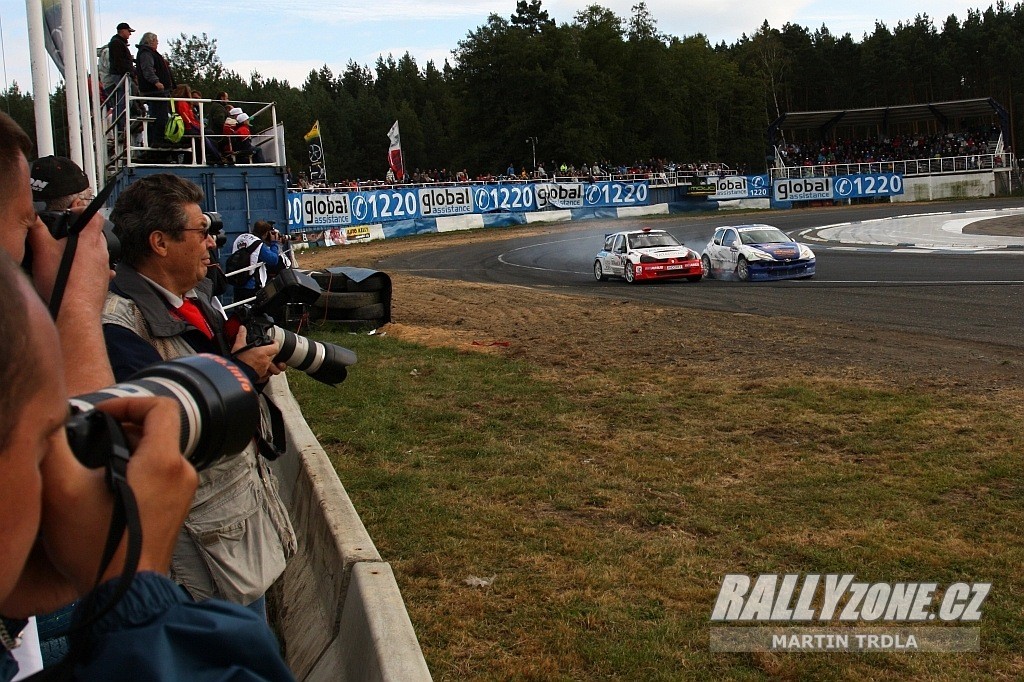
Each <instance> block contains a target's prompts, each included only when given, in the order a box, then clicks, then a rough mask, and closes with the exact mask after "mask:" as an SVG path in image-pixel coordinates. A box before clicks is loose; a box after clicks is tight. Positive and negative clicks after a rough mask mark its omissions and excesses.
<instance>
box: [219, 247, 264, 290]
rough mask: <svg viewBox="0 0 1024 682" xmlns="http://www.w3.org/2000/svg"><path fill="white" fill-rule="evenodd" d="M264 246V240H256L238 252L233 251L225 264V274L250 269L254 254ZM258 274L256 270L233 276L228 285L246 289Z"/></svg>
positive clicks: (229, 278) (230, 277)
mask: <svg viewBox="0 0 1024 682" xmlns="http://www.w3.org/2000/svg"><path fill="white" fill-rule="evenodd" d="M262 245H263V240H262V239H254V240H253V241H252V243H251V244H249V245H248V246H244V247H242V248H240V249H238V250H237V251H233V252H232V253H231V255H230V256H228V259H227V261H226V262H225V264H224V270H225V274H228V273H232V272H235V271H236V270H241V269H242V268H247V267H249V266H250V265H251V264H252V263H251V261H252V253H253V251H255V250H256V249H258V248H260V246H262ZM255 274H256V271H255V270H246V271H245V272H239V273H238V274H237V275H231V276H229V277H228V278H227V279H228V284H231V285H232V286H236V287H244V286H245V285H246V283H248V281H249V280H250V279H251V278H252V276H253V275H255Z"/></svg>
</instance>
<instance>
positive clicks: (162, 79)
mask: <svg viewBox="0 0 1024 682" xmlns="http://www.w3.org/2000/svg"><path fill="white" fill-rule="evenodd" d="M159 44H160V39H159V38H158V37H157V35H156V34H155V33H149V32H147V33H144V34H142V40H141V41H139V53H138V57H137V73H138V77H139V92H140V93H142V96H143V97H160V98H164V99H166V98H167V97H169V96H170V94H171V90H173V89H174V76H172V75H171V65H170V64H168V63H167V60H166V59H164V56H163V55H162V54H160V53H159V52H157V51H156V48H157V45H159ZM146 104H147V105H148V106H149V114H150V116H152V117H153V119H154V120H153V122H152V123H151V124H150V126H149V145H150V146H151V147H152V146H155V145H156V144H157V143H162V142H163V139H164V127H165V126H166V125H167V115H168V114H170V103H169V102H165V101H160V100H149V101H147V102H146Z"/></svg>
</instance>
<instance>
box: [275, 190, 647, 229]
mask: <svg viewBox="0 0 1024 682" xmlns="http://www.w3.org/2000/svg"><path fill="white" fill-rule="evenodd" d="M649 203H650V190H649V187H648V184H647V183H646V182H595V183H582V182H578V183H574V182H561V183H543V182H542V183H521V184H520V183H516V184H485V185H453V186H436V187H434V186H431V187H415V188H412V187H411V188H393V189H383V190H368V191H334V192H289V194H288V215H289V218H288V225H289V228H290V229H292V230H316V229H324V228H331V227H343V226H348V225H368V224H373V223H389V222H397V221H402V220H418V219H421V218H439V217H443V216H457V215H469V214H480V213H501V212H509V213H519V212H522V213H528V212H534V211H544V210H555V209H585V208H619V207H627V206H647V205H648V204H649Z"/></svg>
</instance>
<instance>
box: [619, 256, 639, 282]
mask: <svg viewBox="0 0 1024 682" xmlns="http://www.w3.org/2000/svg"><path fill="white" fill-rule="evenodd" d="M622 276H623V278H624V279H625V280H626V281H627V282H629V283H630V284H636V273H635V272H634V271H633V264H632V263H630V262H628V261H627V262H626V267H624V268H622Z"/></svg>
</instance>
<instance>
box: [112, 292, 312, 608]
mask: <svg viewBox="0 0 1024 682" xmlns="http://www.w3.org/2000/svg"><path fill="white" fill-rule="evenodd" d="M103 324H116V325H119V326H121V327H126V328H128V329H130V330H132V331H133V332H135V333H136V334H137V335H138V336H139V337H140V338H142V339H143V340H144V341H146V342H147V343H149V344H150V345H152V346H153V347H154V348H155V349H156V351H157V352H158V353H159V354H160V357H162V358H163V359H164V360H173V359H175V358H180V357H185V356H190V355H195V354H196V352H195V350H194V349H193V348H192V347H191V346H189V345H188V343H186V342H185V340H184V339H182V338H181V337H179V336H174V337H167V338H154V337H153V336H152V334H151V333H150V331H149V328H148V326H147V325H146V321H145V319H144V318H143V316H142V312H141V311H140V310H139V308H138V306H136V305H135V303H134V302H133V301H132V300H131V299H127V298H124V297H122V296H118V295H117V294H114V293H112V292H108V293H107V300H106V303H105V305H104V308H103ZM261 416H262V425H261V426H262V429H263V433H269V417H268V415H267V412H266V409H265V407H263V404H262V402H261ZM295 550H296V540H295V531H294V530H293V529H292V524H291V521H290V520H289V518H288V511H287V509H286V508H285V506H284V503H283V502H282V501H281V496H280V494H279V493H278V485H277V479H276V478H275V477H274V475H273V474H272V473H271V471H270V467H269V466H268V465H267V462H266V461H265V460H264V459H263V458H262V457H260V456H259V454H258V452H257V450H256V446H255V444H254V443H253V442H250V443H249V445H248V446H246V448H245V449H244V450H242V451H241V452H238V453H235V454H233V455H227V456H225V457H223V458H221V459H220V460H219V461H217V463H216V464H213V465H212V466H210V467H208V468H207V469H205V470H203V471H201V472H199V489H198V490H196V495H195V498H194V499H193V500H192V507H191V508H190V509H189V514H188V518H187V519H186V520H185V525H184V526H183V528H182V529H181V533H180V534H179V536H178V544H177V545H176V546H175V548H174V557H173V559H172V560H171V578H172V579H173V580H175V581H176V582H177V583H179V584H181V585H183V586H184V587H185V588H186V589H187V590H188V591H189V593H190V594H191V595H192V597H193V598H194V599H196V600H197V601H200V600H203V599H208V598H210V597H217V598H219V599H225V600H227V601H230V602H234V603H236V604H242V605H247V604H250V603H252V602H253V601H255V600H257V599H259V598H260V597H261V596H263V594H264V593H265V592H266V591H267V588H269V587H270V585H271V584H272V583H273V582H274V581H275V580H276V579H277V577H278V576H279V575H281V572H282V571H284V567H285V561H286V559H288V558H289V557H291V556H292V555H293V554H294V553H295Z"/></svg>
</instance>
